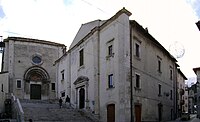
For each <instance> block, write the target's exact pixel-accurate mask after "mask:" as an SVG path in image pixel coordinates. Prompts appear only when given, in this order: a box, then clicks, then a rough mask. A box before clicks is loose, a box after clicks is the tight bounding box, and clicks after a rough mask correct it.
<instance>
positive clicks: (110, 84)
mask: <svg viewBox="0 0 200 122" xmlns="http://www.w3.org/2000/svg"><path fill="white" fill-rule="evenodd" d="M113 87H114V83H113V74H110V75H108V88H113Z"/></svg>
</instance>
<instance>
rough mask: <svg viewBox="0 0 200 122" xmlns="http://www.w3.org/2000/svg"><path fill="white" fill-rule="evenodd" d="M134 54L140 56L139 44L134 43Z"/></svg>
mask: <svg viewBox="0 0 200 122" xmlns="http://www.w3.org/2000/svg"><path fill="white" fill-rule="evenodd" d="M135 55H136V56H137V57H140V45H139V44H137V43H135Z"/></svg>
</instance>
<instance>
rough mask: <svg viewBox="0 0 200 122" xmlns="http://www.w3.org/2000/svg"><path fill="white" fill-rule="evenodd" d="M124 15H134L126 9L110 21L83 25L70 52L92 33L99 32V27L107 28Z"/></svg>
mask: <svg viewBox="0 0 200 122" xmlns="http://www.w3.org/2000/svg"><path fill="white" fill-rule="evenodd" d="M123 13H125V14H126V15H128V16H130V15H131V14H132V13H131V12H129V11H128V10H126V9H125V8H122V9H121V10H119V11H118V12H117V13H116V14H115V15H114V16H112V17H111V18H110V19H108V20H104V21H101V20H95V21H92V22H89V23H86V24H83V25H82V26H81V28H80V29H79V31H78V33H77V35H76V36H75V38H74V40H73V42H72V44H71V45H70V47H69V50H70V49H72V48H73V47H74V46H76V45H78V44H80V43H81V42H82V41H83V40H84V39H85V38H87V37H88V36H90V35H91V34H92V33H94V32H95V31H97V29H96V28H97V27H99V28H100V29H102V28H104V27H105V26H107V25H108V24H109V23H111V22H112V21H114V20H115V19H116V18H118V17H119V16H120V15H121V14H123Z"/></svg>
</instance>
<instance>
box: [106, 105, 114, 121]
mask: <svg viewBox="0 0 200 122" xmlns="http://www.w3.org/2000/svg"><path fill="white" fill-rule="evenodd" d="M107 122H115V104H110V105H108V106H107Z"/></svg>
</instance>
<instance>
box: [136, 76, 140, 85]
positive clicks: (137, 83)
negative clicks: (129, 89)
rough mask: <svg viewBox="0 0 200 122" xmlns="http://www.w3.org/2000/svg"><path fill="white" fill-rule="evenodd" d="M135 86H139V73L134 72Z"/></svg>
mask: <svg viewBox="0 0 200 122" xmlns="http://www.w3.org/2000/svg"><path fill="white" fill-rule="evenodd" d="M135 80H136V88H140V75H139V74H135Z"/></svg>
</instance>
